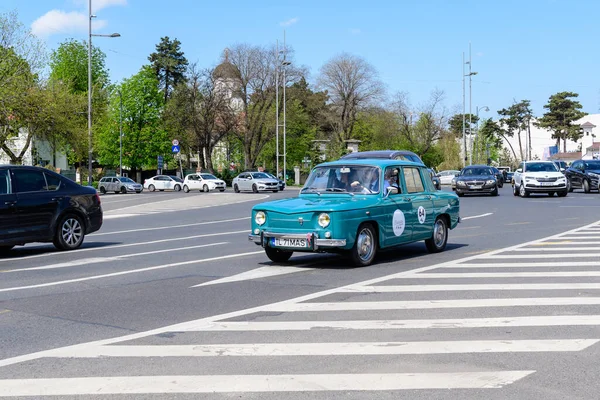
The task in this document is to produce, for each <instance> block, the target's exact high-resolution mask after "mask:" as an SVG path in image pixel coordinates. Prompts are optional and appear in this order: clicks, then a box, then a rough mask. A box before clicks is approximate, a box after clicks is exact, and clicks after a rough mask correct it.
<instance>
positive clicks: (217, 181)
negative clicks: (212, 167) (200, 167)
mask: <svg viewBox="0 0 600 400" xmlns="http://www.w3.org/2000/svg"><path fill="white" fill-rule="evenodd" d="M205 181H207V182H214V183H225V181H223V180H221V179H205Z"/></svg>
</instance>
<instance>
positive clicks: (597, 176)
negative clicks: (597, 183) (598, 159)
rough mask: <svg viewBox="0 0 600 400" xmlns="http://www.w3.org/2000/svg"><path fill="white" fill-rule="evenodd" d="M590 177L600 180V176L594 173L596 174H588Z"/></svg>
mask: <svg viewBox="0 0 600 400" xmlns="http://www.w3.org/2000/svg"><path fill="white" fill-rule="evenodd" d="M588 175H589V176H591V177H593V178H600V175H598V174H596V173H594V172H588Z"/></svg>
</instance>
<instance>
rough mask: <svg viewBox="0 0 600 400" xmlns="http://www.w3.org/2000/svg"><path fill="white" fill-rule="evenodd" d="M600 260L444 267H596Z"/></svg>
mask: <svg viewBox="0 0 600 400" xmlns="http://www.w3.org/2000/svg"><path fill="white" fill-rule="evenodd" d="M515 250H516V249H515ZM597 266H600V261H577V262H573V261H565V262H554V261H548V262H530V263H526V262H514V263H486V264H475V263H464V264H454V265H446V266H444V268H550V267H597Z"/></svg>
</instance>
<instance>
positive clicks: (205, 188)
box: [202, 185, 209, 193]
mask: <svg viewBox="0 0 600 400" xmlns="http://www.w3.org/2000/svg"><path fill="white" fill-rule="evenodd" d="M202 191H203V192H204V193H208V192H209V189H208V185H204V186H202Z"/></svg>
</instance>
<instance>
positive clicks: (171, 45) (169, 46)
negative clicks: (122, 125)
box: [148, 36, 188, 103]
mask: <svg viewBox="0 0 600 400" xmlns="http://www.w3.org/2000/svg"><path fill="white" fill-rule="evenodd" d="M148 60H149V61H150V63H151V64H152V68H153V69H154V73H155V74H156V78H157V79H158V82H159V84H160V87H161V88H162V90H163V93H164V101H165V103H166V102H167V100H168V99H169V96H170V95H171V92H172V91H173V89H174V88H175V86H177V85H178V84H180V83H182V82H183V81H185V70H186V68H187V66H188V60H187V59H186V58H185V56H184V52H183V51H181V42H180V41H179V40H177V39H174V40H171V39H170V38H169V37H168V36H165V37H162V38H160V43H159V44H157V45H156V51H155V52H154V53H152V54H150V56H149V57H148Z"/></svg>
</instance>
